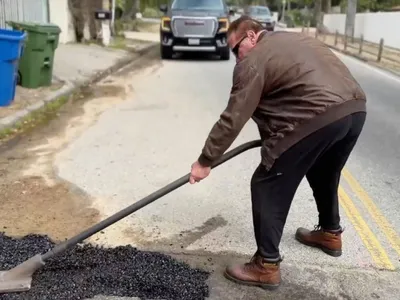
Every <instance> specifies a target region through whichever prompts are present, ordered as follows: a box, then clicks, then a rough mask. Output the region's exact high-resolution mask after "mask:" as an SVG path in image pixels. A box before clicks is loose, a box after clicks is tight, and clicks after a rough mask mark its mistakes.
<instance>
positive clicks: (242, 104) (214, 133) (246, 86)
mask: <svg viewBox="0 0 400 300" xmlns="http://www.w3.org/2000/svg"><path fill="white" fill-rule="evenodd" d="M263 89H264V78H263V76H262V74H260V73H259V72H258V71H257V69H256V68H255V67H254V66H251V65H248V63H247V62H246V61H242V62H240V63H238V64H237V65H236V66H235V69H234V72H233V85H232V88H231V93H230V98H229V101H228V105H227V107H226V108H225V110H224V111H223V112H222V114H221V115H220V119H219V120H218V121H217V122H216V123H215V124H214V126H213V127H212V129H211V132H210V133H209V135H208V137H207V139H206V142H205V145H204V147H203V150H202V153H201V155H200V157H199V158H198V161H199V163H200V164H201V165H203V166H211V165H212V164H213V162H214V161H215V160H216V159H218V158H220V157H221V156H222V155H223V154H224V153H225V151H226V150H227V149H228V148H229V147H230V146H231V145H232V143H233V142H234V140H235V139H236V137H237V136H238V135H239V133H240V131H241V130H242V128H243V127H244V125H245V124H246V123H247V121H248V120H249V119H250V118H251V117H252V115H253V113H254V111H255V110H256V108H257V106H258V104H259V102H260V98H261V95H262V93H263Z"/></svg>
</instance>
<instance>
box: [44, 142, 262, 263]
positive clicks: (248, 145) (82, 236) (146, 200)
mask: <svg viewBox="0 0 400 300" xmlns="http://www.w3.org/2000/svg"><path fill="white" fill-rule="evenodd" d="M260 146H261V140H254V141H250V142H247V143H245V144H242V145H240V146H238V147H236V148H234V149H232V150H230V151H228V152H227V153H225V154H224V155H223V156H222V157H221V158H220V159H218V160H217V161H215V163H214V164H213V165H212V166H211V168H215V167H217V166H219V165H221V164H223V163H224V162H226V161H228V160H230V159H231V158H233V157H235V156H237V155H239V154H241V153H243V152H245V151H247V150H250V149H253V148H257V147H260ZM189 179H190V173H188V174H186V175H185V176H182V177H181V178H179V179H177V180H175V181H173V182H171V183H170V184H168V185H166V186H165V187H163V188H161V189H159V190H157V191H155V192H153V193H152V194H150V195H148V196H146V197H145V198H143V199H141V200H139V201H137V202H136V203H134V204H132V205H130V206H128V207H126V208H125V209H123V210H121V211H119V212H117V213H115V214H114V215H112V216H110V217H108V218H107V219H105V220H103V221H101V222H100V223H98V224H96V225H93V226H92V227H90V228H88V229H87V230H85V231H83V232H82V233H80V234H78V235H76V236H74V237H72V238H71V239H69V240H67V241H65V242H62V243H61V244H59V245H57V246H56V247H54V249H52V250H49V251H48V252H47V253H45V254H44V255H43V256H42V259H43V261H45V260H47V259H49V258H51V257H53V256H54V255H56V254H58V253H61V252H63V251H65V250H67V249H69V248H71V247H73V246H75V245H76V244H78V243H80V242H82V241H83V240H85V239H87V238H88V237H90V236H92V235H93V234H95V233H97V232H99V231H101V230H103V229H104V228H106V227H108V226H110V225H112V224H114V223H115V222H118V221H119V220H121V219H123V218H125V217H126V216H128V215H130V214H132V213H134V212H135V211H137V210H139V209H141V208H143V207H144V206H146V205H148V204H150V203H152V202H153V201H155V200H157V199H159V198H161V197H163V196H165V195H166V194H168V193H170V192H172V191H174V190H176V189H177V188H179V187H181V186H182V185H184V184H186V183H188V182H189Z"/></svg>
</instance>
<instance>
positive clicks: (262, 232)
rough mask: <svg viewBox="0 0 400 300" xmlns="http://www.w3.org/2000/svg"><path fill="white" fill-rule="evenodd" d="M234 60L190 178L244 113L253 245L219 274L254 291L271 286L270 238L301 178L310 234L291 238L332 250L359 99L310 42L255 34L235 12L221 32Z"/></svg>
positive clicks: (276, 238) (337, 240) (273, 246)
mask: <svg viewBox="0 0 400 300" xmlns="http://www.w3.org/2000/svg"><path fill="white" fill-rule="evenodd" d="M228 39H229V45H230V47H231V48H232V51H233V53H234V54H235V55H236V56H237V64H236V66H235V69H234V72H233V86H232V89H231V94H230V99H229V102H228V105H227V107H226V109H225V111H224V112H223V113H222V114H221V116H220V119H219V121H218V122H217V123H216V124H215V125H214V126H213V128H212V130H211V132H210V134H209V136H208V138H207V140H206V143H205V145H204V148H203V151H202V153H201V155H200V157H199V158H198V161H197V162H195V163H194V164H193V165H192V170H191V176H190V183H192V184H193V183H195V182H199V181H200V180H202V179H204V178H206V177H207V176H208V175H209V173H210V170H211V168H210V166H212V164H213V162H214V161H215V160H216V159H218V158H219V157H220V156H221V155H222V154H223V153H224V152H225V151H226V150H227V149H228V148H229V147H230V145H231V144H232V142H233V141H234V140H235V138H236V137H237V136H238V134H239V133H240V131H241V129H242V128H243V126H244V125H245V123H246V122H247V121H248V120H249V119H250V118H252V119H253V120H254V121H255V123H256V124H257V125H258V129H259V132H260V136H261V139H262V147H261V156H262V157H261V163H260V165H259V166H258V168H257V169H256V170H255V172H254V175H253V177H252V180H251V200H252V212H253V226H254V233H255V239H256V242H257V251H256V253H255V255H254V256H253V258H252V259H251V261H250V262H249V263H246V264H244V265H236V266H229V267H228V268H227V269H226V272H225V276H226V277H227V278H228V279H231V280H233V281H235V282H238V283H242V284H247V285H258V286H261V287H264V288H276V287H278V286H279V284H280V281H281V277H280V269H279V267H280V262H281V261H282V258H281V256H280V252H279V243H280V240H281V236H282V231H283V228H284V225H285V222H286V218H287V215H288V212H289V208H290V205H291V203H292V199H293V197H294V195H295V192H296V190H297V188H298V186H299V184H300V182H301V180H302V179H303V178H304V176H306V178H307V180H308V182H309V184H310V187H311V188H312V190H313V194H314V198H315V201H316V206H317V209H318V213H319V222H318V226H316V227H315V228H314V230H307V229H305V228H299V229H298V230H297V232H296V235H295V237H296V239H297V240H298V241H300V242H301V243H303V244H305V245H309V246H314V247H318V248H321V249H322V250H323V251H324V252H326V253H327V254H329V255H332V256H335V257H337V256H340V255H341V253H342V242H341V233H342V228H341V226H340V217H339V208H338V185H339V179H340V174H341V170H342V168H343V166H344V165H345V163H346V161H347V159H348V157H349V155H350V153H351V152H352V150H353V148H354V145H355V144H356V142H357V139H358V137H359V135H360V133H361V131H362V128H363V125H364V122H365V118H366V96H365V94H364V92H363V91H362V89H361V87H360V86H359V85H358V83H357V82H356V81H355V79H354V78H353V77H352V75H351V74H350V72H349V70H348V69H347V68H346V67H345V66H344V64H343V63H342V62H341V61H340V60H339V59H338V58H337V57H336V56H335V55H334V54H333V53H332V52H331V51H330V49H329V48H327V47H326V46H325V45H324V44H323V43H321V42H319V41H318V40H316V39H314V38H311V37H306V36H303V35H302V34H299V33H289V32H271V33H268V32H266V31H265V30H263V27H262V25H261V24H259V23H258V22H256V21H254V20H252V19H250V18H249V17H241V18H239V19H238V20H236V21H234V22H232V24H231V26H230V28H229V31H228Z"/></svg>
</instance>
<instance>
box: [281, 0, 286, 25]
mask: <svg viewBox="0 0 400 300" xmlns="http://www.w3.org/2000/svg"><path fill="white" fill-rule="evenodd" d="M285 8H286V0H282V16H281V22H282V23H283V24H285Z"/></svg>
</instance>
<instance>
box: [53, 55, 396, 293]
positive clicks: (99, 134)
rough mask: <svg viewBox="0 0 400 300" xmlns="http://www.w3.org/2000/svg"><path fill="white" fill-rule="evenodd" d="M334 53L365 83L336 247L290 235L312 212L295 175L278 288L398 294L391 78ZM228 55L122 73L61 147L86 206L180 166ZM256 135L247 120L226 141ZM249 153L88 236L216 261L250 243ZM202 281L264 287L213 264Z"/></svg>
mask: <svg viewBox="0 0 400 300" xmlns="http://www.w3.org/2000/svg"><path fill="white" fill-rule="evenodd" d="M339 56H340V57H341V58H342V59H343V61H344V62H345V63H346V64H347V65H348V66H349V68H350V69H351V71H352V72H353V74H354V76H355V77H356V78H357V79H358V80H359V82H360V83H361V84H362V86H363V88H364V89H365V91H366V93H367V95H368V110H369V115H368V121H367V123H366V127H365V130H364V133H363V135H362V136H361V138H360V141H359V143H358V145H357V147H356V149H355V151H354V154H353V155H352V157H351V159H350V161H349V163H348V165H347V167H346V170H345V172H344V176H343V180H342V185H341V190H340V196H341V214H342V218H343V225H344V227H345V233H344V253H343V256H342V257H341V258H331V257H328V256H326V255H325V254H323V253H322V252H320V251H318V250H314V249H309V248H307V247H305V246H303V245H300V244H299V243H297V242H296V241H295V240H294V238H293V236H294V233H295V230H296V228H297V227H299V226H306V227H309V228H312V227H313V226H314V225H315V224H316V222H317V211H316V208H315V203H314V200H313V198H312V193H311V190H310V188H309V186H308V185H307V183H306V182H303V183H302V184H301V186H300V188H299V190H298V192H297V194H296V198H295V200H294V202H293V205H292V209H291V212H290V215H289V218H288V221H287V226H286V228H285V231H284V235H283V238H282V244H281V249H282V251H283V253H284V255H285V260H284V263H283V264H282V268H283V280H284V284H283V286H282V288H281V292H280V293H281V294H280V295H281V296H282V297H283V295H285V296H286V297H287V298H286V299H289V295H290V299H302V295H309V297H310V298H312V299H314V298H315V299H320V297H322V295H325V296H327V297H329V296H332V297H333V298H332V299H361V298H363V299H374V298H376V299H378V298H380V299H398V298H397V296H398V292H399V291H400V290H399V289H398V286H399V283H400V281H399V279H400V276H399V271H398V270H399V267H400V262H399V256H400V242H399V236H398V233H399V232H400V218H399V217H398V214H399V212H400V202H399V201H398V199H399V196H400V182H399V178H400V177H399V171H398V170H399V169H400V154H399V151H398V149H399V146H400V131H399V128H400V119H399V118H398V113H399V112H400V104H399V102H398V95H399V94H400V84H399V83H400V80H399V79H398V78H395V77H393V76H392V75H388V74H386V73H383V72H382V71H377V70H376V69H374V68H372V67H369V66H366V65H365V64H363V63H360V62H358V61H355V60H354V59H350V58H347V57H343V56H342V55H339ZM233 67H234V61H233V59H232V60H231V61H229V62H221V61H218V60H210V59H200V60H198V59H185V58H181V59H177V60H173V61H163V62H162V63H160V64H159V65H158V66H157V67H156V68H155V69H152V70H151V72H147V73H146V74H143V75H142V76H140V78H136V80H135V81H134V82H132V84H133V86H134V92H133V93H132V95H131V98H130V99H129V100H127V101H125V102H123V103H121V104H119V105H118V106H117V107H115V108H114V109H112V110H108V111H106V112H105V113H104V114H103V115H102V116H101V117H100V118H99V120H98V122H97V123H96V124H95V125H93V126H92V127H91V128H90V129H89V130H87V131H86V132H84V133H83V134H82V135H81V136H80V137H79V138H78V139H77V140H75V141H74V142H72V143H70V144H69V145H68V147H67V148H66V149H65V150H64V151H63V152H61V158H59V159H58V161H57V163H56V168H57V169H58V172H59V174H58V175H59V176H60V177H62V178H64V179H65V180H68V181H70V182H72V183H74V184H75V185H77V186H79V187H80V188H82V189H83V190H84V191H86V192H87V193H88V194H90V195H92V196H93V197H95V198H96V199H98V201H97V202H95V204H94V207H95V208H96V209H98V210H99V211H101V212H102V213H103V214H104V216H107V215H110V214H111V213H113V212H116V211H117V210H118V209H121V208H124V207H126V206H127V205H128V204H130V203H132V202H133V201H137V200H139V199H140V198H142V197H144V196H146V195H148V194H149V193H151V192H153V191H155V190H156V189H159V188H161V187H163V186H164V185H166V184H168V183H170V182H172V181H173V180H175V179H177V178H179V177H180V176H182V175H184V174H186V173H187V172H189V170H190V165H191V163H192V162H194V161H195V159H196V158H197V156H198V155H199V154H200V150H201V148H202V146H203V143H204V140H205V138H206V136H207V134H208V132H209V130H210V128H211V127H212V125H213V124H214V122H215V121H216V120H217V119H218V117H219V114H220V113H221V112H222V110H223V109H224V107H225V106H226V104H227V100H228V95H229V89H230V84H231V79H232V70H233ZM257 138H258V135H257V131H256V127H255V125H254V124H253V123H252V122H251V121H250V122H249V123H248V124H247V125H246V127H245V128H244V130H243V131H242V132H241V134H240V136H239V137H238V139H237V140H236V141H235V143H234V145H233V146H232V147H234V146H237V145H239V144H241V143H243V142H247V141H249V140H252V139H257ZM258 162H259V150H258V149H256V150H250V151H248V152H247V153H245V154H243V155H241V156H240V157H237V158H234V159H233V160H232V161H229V162H227V163H226V164H224V165H222V166H220V167H218V168H217V169H215V170H213V171H212V174H211V176H210V177H209V178H207V179H206V180H205V181H204V182H202V183H200V184H197V185H195V186H190V185H186V186H184V187H182V188H181V189H179V190H176V191H174V192H173V193H171V194H169V195H167V196H165V197H164V198H162V199H160V200H158V201H157V202H155V203H152V204H151V205H149V206H148V207H145V208H143V209H142V210H141V211H139V212H137V213H135V214H134V215H133V216H131V217H128V218H127V219H126V221H125V222H122V223H121V224H118V225H115V226H113V227H112V228H109V229H108V230H107V231H106V234H103V235H102V236H101V237H97V236H96V239H97V242H98V243H106V244H108V245H120V244H125V243H132V244H135V245H137V246H139V248H145V249H151V250H161V251H165V252H167V253H176V254H179V253H186V254H188V255H189V256H192V257H199V256H206V257H208V256H210V257H215V258H216V260H217V264H218V267H217V270H218V271H221V270H222V269H221V268H223V266H224V264H223V263H224V262H226V261H227V260H228V261H230V260H234V259H235V258H236V257H244V256H249V255H252V254H253V252H254V250H255V244H254V239H253V231H252V221H251V205H250V198H249V197H250V194H249V181H250V178H251V175H252V172H253V171H254V168H255V167H256V166H257V164H258ZM378 270H380V271H378ZM324 283H326V286H325V287H322V284H324ZM210 284H211V285H212V286H213V287H214V291H213V294H212V296H211V299H244V298H243V297H245V298H246V299H260V298H257V297H265V298H264V299H268V297H269V296H268V295H269V294H268V293H265V292H263V291H259V290H258V289H244V288H241V287H237V286H235V285H232V284H230V283H227V282H226V281H225V280H224V279H222V277H221V276H220V274H219V273H218V272H217V273H216V275H214V277H213V279H212V280H211V283H210ZM245 295H246V296H245ZM253 295H254V296H253ZM218 297H220V298H218ZM270 297H272V296H270ZM283 298H284V297H283ZM283 298H282V299H283Z"/></svg>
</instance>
